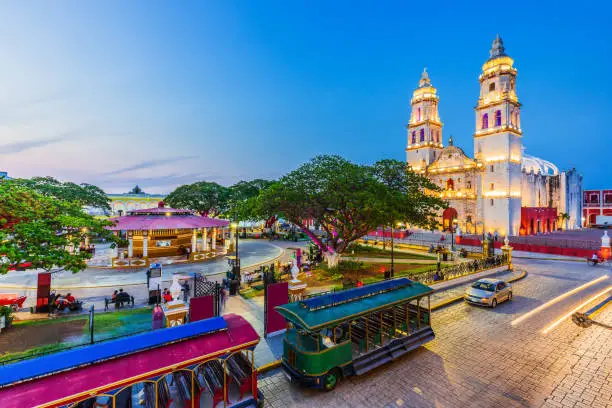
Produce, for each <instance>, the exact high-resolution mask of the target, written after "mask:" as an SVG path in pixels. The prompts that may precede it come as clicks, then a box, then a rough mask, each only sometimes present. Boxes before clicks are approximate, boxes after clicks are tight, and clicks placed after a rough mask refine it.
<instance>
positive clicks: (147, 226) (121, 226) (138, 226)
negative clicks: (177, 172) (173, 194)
mask: <svg viewBox="0 0 612 408" xmlns="http://www.w3.org/2000/svg"><path fill="white" fill-rule="evenodd" d="M127 214H128V215H125V216H123V217H115V218H111V219H110V220H109V221H111V222H113V223H114V225H112V226H110V227H108V229H110V230H112V231H149V230H160V229H198V228H215V227H227V226H228V225H229V221H226V220H220V219H217V218H208V217H201V216H199V215H195V214H194V213H193V212H192V211H189V210H181V209H177V208H168V207H165V206H164V203H163V201H162V202H160V203H159V205H158V206H157V207H155V208H145V209H142V210H133V211H128V213H127Z"/></svg>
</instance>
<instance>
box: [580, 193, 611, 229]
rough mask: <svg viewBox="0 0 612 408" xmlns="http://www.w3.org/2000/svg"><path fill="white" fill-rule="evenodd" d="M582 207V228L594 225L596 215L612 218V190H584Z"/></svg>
mask: <svg viewBox="0 0 612 408" xmlns="http://www.w3.org/2000/svg"><path fill="white" fill-rule="evenodd" d="M582 206H583V213H582V217H583V218H582V221H583V224H584V226H588V227H590V226H593V225H596V221H597V216H598V215H607V216H612V190H584V194H583V203H582Z"/></svg>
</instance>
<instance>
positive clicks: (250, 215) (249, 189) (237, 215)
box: [225, 179, 275, 221]
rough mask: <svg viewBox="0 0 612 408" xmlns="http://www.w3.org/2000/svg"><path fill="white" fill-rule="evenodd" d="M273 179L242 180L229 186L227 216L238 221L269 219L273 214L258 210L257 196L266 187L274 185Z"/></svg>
mask: <svg viewBox="0 0 612 408" xmlns="http://www.w3.org/2000/svg"><path fill="white" fill-rule="evenodd" d="M274 183H275V182H274V181H272V180H263V179H255V180H251V181H240V182H238V183H236V184H234V185H233V186H231V187H230V188H229V190H230V196H229V201H228V208H227V211H226V213H225V216H226V217H227V218H229V219H232V220H236V221H247V220H249V221H256V220H261V219H262V218H263V219H266V220H267V219H269V218H270V216H272V215H273V214H269V215H268V216H263V214H262V213H261V212H260V211H258V207H257V205H258V204H257V198H258V197H259V194H260V193H261V192H262V191H263V190H265V189H266V188H268V187H270V186H271V185H273V184H274Z"/></svg>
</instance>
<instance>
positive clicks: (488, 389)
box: [259, 260, 612, 408]
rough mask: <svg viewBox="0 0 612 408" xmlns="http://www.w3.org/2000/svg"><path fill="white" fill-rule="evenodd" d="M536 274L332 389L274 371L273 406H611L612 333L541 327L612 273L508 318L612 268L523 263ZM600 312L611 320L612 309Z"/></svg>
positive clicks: (270, 380)
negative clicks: (501, 298)
mask: <svg viewBox="0 0 612 408" xmlns="http://www.w3.org/2000/svg"><path fill="white" fill-rule="evenodd" d="M516 264H517V265H518V266H519V267H521V268H525V269H526V270H527V271H528V272H529V276H528V277H527V278H525V279H523V280H521V281H519V282H516V283H515V284H513V288H514V299H513V300H512V301H511V302H506V303H503V304H501V305H499V306H498V307H497V308H496V309H485V308H480V307H472V306H468V305H466V304H456V305H454V306H450V307H448V308H445V309H442V310H440V311H437V312H435V313H434V314H433V316H432V321H433V328H434V331H435V332H436V339H435V340H434V341H432V342H430V343H428V344H427V345H425V346H424V347H421V348H420V349H418V350H415V351H414V352H412V353H410V354H409V355H407V356H404V357H403V358H400V359H399V360H397V361H394V362H392V363H391V364H388V365H386V366H382V367H379V368H377V369H375V370H374V371H372V372H370V373H368V374H365V375H363V376H360V377H352V378H347V379H344V380H343V381H342V382H341V383H340V384H339V385H338V387H337V389H336V390H334V391H332V392H329V393H325V392H320V391H316V390H310V389H304V388H301V387H298V386H297V385H294V384H290V383H288V382H287V381H286V379H285V377H284V375H283V374H282V373H281V372H279V371H275V372H271V373H269V374H268V375H267V376H264V378H263V379H262V380H260V382H259V384H260V386H261V388H262V390H263V392H264V394H265V396H266V404H267V406H270V407H289V406H291V407H294V406H295V407H305V406H309V407H312V406H317V407H523V406H524V407H540V406H545V407H547V408H549V407H584V406H588V407H612V399H611V398H612V375H611V374H610V372H611V364H612V363H611V361H612V331H610V330H607V329H604V328H600V327H595V326H592V327H590V328H588V329H582V328H579V327H578V326H576V325H574V324H573V323H572V322H571V320H570V319H566V320H565V321H563V322H562V323H561V324H560V325H558V326H557V327H556V328H554V329H553V330H551V331H550V332H549V333H548V334H546V335H545V334H543V333H542V330H543V329H544V328H545V327H547V326H548V325H549V324H551V323H552V322H554V321H556V320H557V319H559V318H560V317H562V316H563V315H564V314H566V313H567V312H569V311H570V310H572V309H573V308H575V307H576V306H577V305H579V304H581V303H582V302H584V301H585V300H587V299H588V298H590V297H591V296H593V295H595V294H596V293H599V292H601V291H602V290H604V289H605V288H607V287H608V286H609V285H611V284H612V278H611V279H607V280H604V281H602V282H599V283H597V284H595V285H593V286H591V287H588V288H586V289H584V290H582V291H580V292H578V293H576V294H574V295H572V296H569V297H567V298H564V299H562V300H560V301H558V302H557V303H555V304H553V305H551V306H550V307H548V308H545V309H544V310H542V311H540V312H538V313H536V314H535V315H533V316H531V317H529V318H528V319H526V320H524V321H522V322H520V323H518V324H516V325H514V326H513V325H512V324H511V321H512V320H514V319H516V318H517V317H518V316H521V315H523V314H524V313H526V312H529V311H531V310H533V309H535V308H536V307H537V306H539V305H541V304H543V303H545V302H547V301H549V300H551V299H553V298H555V297H557V296H559V295H561V294H563V293H565V292H567V291H568V290H571V289H573V288H576V287H578V286H580V285H582V284H584V283H586V282H588V281H591V280H593V279H595V278H598V277H600V276H603V275H605V274H610V275H612V273H611V271H610V270H609V269H605V268H597V267H587V266H586V265H585V264H579V263H575V262H551V261H542V260H521V261H518V262H516ZM598 319H599V320H601V321H604V322H608V323H612V311H611V310H606V311H604V312H602V313H601V314H600V315H599V316H598Z"/></svg>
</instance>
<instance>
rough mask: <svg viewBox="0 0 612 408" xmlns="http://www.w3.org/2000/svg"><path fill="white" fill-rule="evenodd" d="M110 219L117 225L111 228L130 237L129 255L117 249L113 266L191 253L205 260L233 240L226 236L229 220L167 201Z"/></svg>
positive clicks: (194, 257)
mask: <svg viewBox="0 0 612 408" xmlns="http://www.w3.org/2000/svg"><path fill="white" fill-rule="evenodd" d="M109 221H111V222H113V223H114V225H112V226H110V227H108V229H110V230H112V231H115V233H116V234H121V235H122V236H125V237H126V238H127V241H128V248H127V258H125V257H123V258H120V257H119V254H118V252H117V253H116V254H115V256H114V257H113V261H112V266H113V267H129V266H135V267H136V266H138V267H142V266H147V265H148V264H149V259H150V258H158V257H172V256H178V255H184V256H187V255H188V256H189V260H190V261H202V260H206V259H208V258H212V257H214V256H216V255H219V254H222V253H226V251H227V250H228V249H229V245H231V242H233V241H232V239H231V236H230V237H229V238H230V239H229V240H227V239H226V232H227V230H228V226H229V221H226V220H220V219H215V218H208V217H201V216H198V215H196V214H194V213H193V212H192V211H190V210H180V209H176V208H168V207H166V206H165V205H164V203H163V201H162V202H159V204H158V206H157V207H155V208H146V209H139V210H132V211H128V213H127V215H125V216H122V217H115V218H111V219H110V220H109ZM233 233H234V231H233V230H230V234H232V235H233ZM198 237H201V239H200V240H199V239H198ZM218 243H219V244H221V248H219V249H220V251H219V250H218V249H217V244H218Z"/></svg>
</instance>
